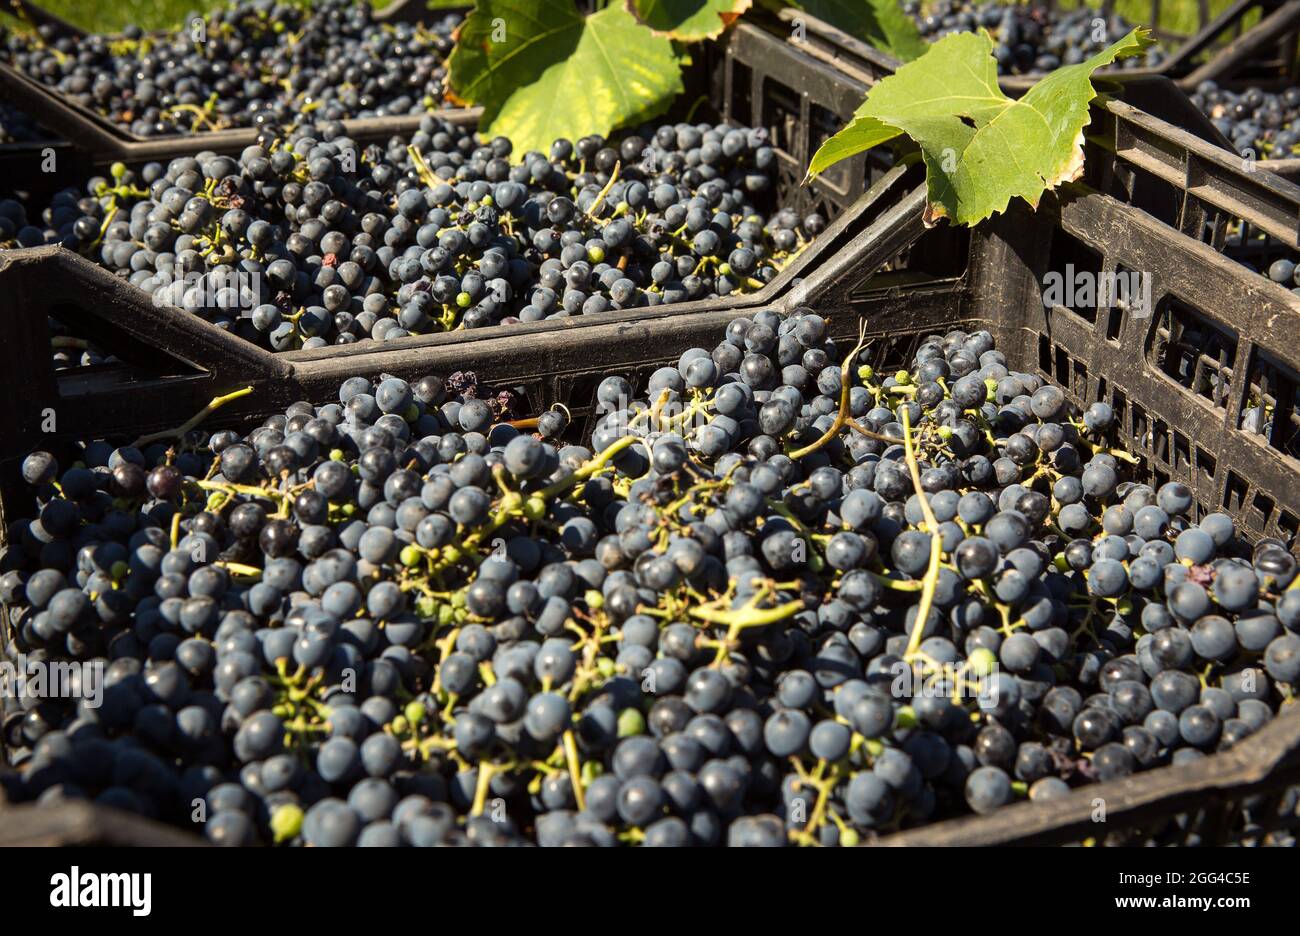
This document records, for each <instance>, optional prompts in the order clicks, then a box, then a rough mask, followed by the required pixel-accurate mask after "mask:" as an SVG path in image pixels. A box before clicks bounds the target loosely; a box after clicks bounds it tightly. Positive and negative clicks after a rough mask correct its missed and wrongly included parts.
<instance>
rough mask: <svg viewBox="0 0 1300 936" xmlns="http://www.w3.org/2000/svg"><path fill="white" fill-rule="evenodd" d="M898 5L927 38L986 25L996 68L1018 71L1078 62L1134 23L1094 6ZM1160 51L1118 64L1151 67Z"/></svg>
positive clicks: (946, 1)
mask: <svg viewBox="0 0 1300 936" xmlns="http://www.w3.org/2000/svg"><path fill="white" fill-rule="evenodd" d="M903 9H904V11H905V12H907V13H908V14H909V15H910V16H912V18H913V19H915V20H916V22H917V25H918V26H919V27H920V29H921V35H922V36H924V37H925V38H926V39H928V40H929V41H931V42H934V41H936V40H938V39H942V38H943V37H944V36H947V35H949V34H951V33H958V32H975V31H976V30H978V29H987V30H988V31H989V32H990V33H991V34H992V35H993V37H994V39H996V40H997V45H996V47H995V48H994V50H993V54H994V55H995V56H996V57H997V60H998V72H999V73H1000V74H1003V75H1023V74H1029V73H1036V72H1050V71H1052V70H1054V69H1057V68H1060V67H1061V66H1062V65H1077V64H1079V63H1080V62H1083V61H1084V60H1086V59H1087V58H1089V57H1090V56H1092V55H1095V54H1096V53H1098V52H1100V51H1101V50H1102V49H1104V48H1106V47H1107V46H1108V45H1110V44H1111V43H1112V42H1115V41H1116V40H1119V39H1122V38H1124V36H1126V35H1128V33H1129V31H1130V30H1131V29H1132V28H1133V24H1131V23H1129V22H1128V21H1126V20H1125V19H1124V18H1123V17H1121V16H1118V15H1116V14H1113V13H1112V14H1111V15H1109V16H1102V15H1101V14H1100V13H1098V12H1097V11H1096V10H1090V9H1087V8H1086V7H1085V8H1082V9H1078V10H1068V11H1067V10H1052V9H1048V8H1046V7H1035V6H1023V5H1020V4H1006V3H972V2H970V0H938V2H936V3H929V4H922V3H920V2H918V0H907V2H905V3H904V4H903ZM1163 60H1164V53H1163V52H1161V51H1160V50H1159V49H1158V48H1156V47H1152V48H1151V49H1150V50H1149V51H1148V52H1147V54H1146V56H1145V57H1141V58H1128V59H1121V60H1120V61H1118V62H1117V63H1116V67H1119V68H1155V67H1158V66H1159V65H1160V63H1161V62H1162V61H1163Z"/></svg>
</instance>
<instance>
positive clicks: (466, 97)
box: [447, 0, 683, 154]
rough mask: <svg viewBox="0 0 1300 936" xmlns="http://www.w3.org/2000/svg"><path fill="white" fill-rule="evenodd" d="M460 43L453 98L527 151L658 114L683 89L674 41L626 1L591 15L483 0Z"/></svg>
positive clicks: (539, 2)
mask: <svg viewBox="0 0 1300 936" xmlns="http://www.w3.org/2000/svg"><path fill="white" fill-rule="evenodd" d="M456 39H457V41H456V47H455V49H453V50H452V53H451V58H450V60H449V62H448V77H447V84H448V88H449V91H450V92H451V95H452V96H453V98H454V99H456V100H460V101H464V102H468V103H472V104H480V105H482V107H483V118H482V121H481V122H480V128H481V129H482V131H483V132H484V133H486V134H488V135H503V136H508V137H510V139H511V140H512V141H513V142H514V145H515V152H516V153H519V154H522V153H524V152H526V151H528V150H540V151H542V152H546V151H547V150H549V149H550V145H551V143H552V142H553V141H554V140H556V139H557V138H559V137H567V138H569V139H576V138H578V137H581V136H586V135H588V134H601V135H602V136H604V135H607V134H608V133H609V132H610V131H611V130H613V129H614V128H616V127H621V126H625V125H627V124H630V123H636V122H639V121H642V120H646V119H649V118H650V117H654V116H657V115H658V114H661V113H663V112H664V111H665V110H667V108H668V106H669V105H670V104H671V103H672V101H673V98H675V97H676V96H677V95H678V94H680V93H682V90H683V87H682V76H681V61H680V59H679V57H678V56H677V54H676V52H675V51H674V49H673V44H672V42H671V40H669V39H667V38H664V37H661V36H656V35H654V34H653V33H652V32H651V31H650V30H648V29H646V28H645V27H644V26H642V25H641V24H639V23H638V22H637V21H636V19H635V18H634V17H633V16H632V14H630V13H628V12H627V10H626V9H625V8H624V7H623V6H622V5H619V4H611V5H609V6H606V7H605V8H604V9H602V10H600V11H599V12H597V13H593V14H592V15H590V16H583V15H582V14H580V13H579V12H578V11H577V9H576V8H575V7H574V5H573V3H572V2H570V0H478V3H477V4H475V6H474V9H473V11H472V12H471V13H470V14H469V15H468V16H467V17H466V18H465V20H464V22H462V23H461V25H460V29H459V31H458V33H457V37H456Z"/></svg>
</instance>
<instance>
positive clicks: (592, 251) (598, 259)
mask: <svg viewBox="0 0 1300 936" xmlns="http://www.w3.org/2000/svg"><path fill="white" fill-rule="evenodd" d="M587 259H588V260H590V261H591V262H592V263H603V262H604V261H605V251H604V250H603V249H602V248H600V247H588V248H587Z"/></svg>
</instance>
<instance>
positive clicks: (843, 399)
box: [789, 321, 867, 461]
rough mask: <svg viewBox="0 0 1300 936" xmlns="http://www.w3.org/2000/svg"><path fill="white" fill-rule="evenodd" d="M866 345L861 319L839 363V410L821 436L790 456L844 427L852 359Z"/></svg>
mask: <svg viewBox="0 0 1300 936" xmlns="http://www.w3.org/2000/svg"><path fill="white" fill-rule="evenodd" d="M866 346H867V323H866V322H865V321H861V322H859V323H858V343H857V344H856V345H854V346H853V350H852V351H850V352H849V356H848V357H846V358H845V359H844V363H843V364H841V365H840V410H839V412H838V413H836V414H835V422H833V423H831V424H830V426H829V427H828V428H827V429H826V431H825V432H824V433H823V434H822V437H821V438H820V439H818V440H817V441H816V442H813V443H812V444H810V445H806V446H804V447H803V448H801V449H798V450H796V451H793V452H791V453H790V456H789V457H790V458H791V459H793V460H794V461H798V460H799V459H801V458H803V457H804V456H805V455H811V454H812V453H813V452H815V451H817V450H818V449H820V448H821V447H822V446H823V445H825V444H826V443H827V442H829V441H830V440H831V439H833V438H835V436H837V435H839V432H840V430H841V429H843V428H844V422H845V420H847V419H848V418H849V391H850V390H851V389H852V388H853V359H854V358H855V357H857V356H858V354H859V353H861V352H862V351H863V349H865V348H866Z"/></svg>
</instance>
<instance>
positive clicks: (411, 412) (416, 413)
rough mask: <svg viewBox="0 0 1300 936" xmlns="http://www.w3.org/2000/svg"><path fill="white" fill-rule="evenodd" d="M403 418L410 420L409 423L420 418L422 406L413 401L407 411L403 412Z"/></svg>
mask: <svg viewBox="0 0 1300 936" xmlns="http://www.w3.org/2000/svg"><path fill="white" fill-rule="evenodd" d="M402 418H403V419H405V420H406V421H407V422H409V423H413V422H415V421H416V420H417V419H419V418H420V407H419V405H418V404H415V403H412V404H411V405H410V406H408V407H407V408H406V412H405V413H403V414H402Z"/></svg>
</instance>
